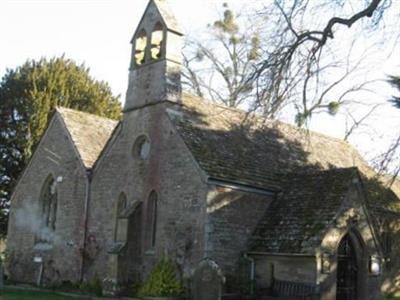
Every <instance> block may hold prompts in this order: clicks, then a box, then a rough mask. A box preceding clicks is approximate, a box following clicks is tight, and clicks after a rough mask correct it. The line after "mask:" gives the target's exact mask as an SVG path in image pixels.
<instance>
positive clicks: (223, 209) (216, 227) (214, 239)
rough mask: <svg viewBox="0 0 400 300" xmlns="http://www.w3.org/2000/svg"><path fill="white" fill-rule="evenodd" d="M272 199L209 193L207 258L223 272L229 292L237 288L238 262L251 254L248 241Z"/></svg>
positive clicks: (239, 193)
mask: <svg viewBox="0 0 400 300" xmlns="http://www.w3.org/2000/svg"><path fill="white" fill-rule="evenodd" d="M272 199H273V198H272V196H269V195H265V194H257V193H250V192H242V191H239V190H236V189H231V188H224V187H217V186H211V188H210V190H209V193H208V197H207V223H206V237H207V238H206V257H209V258H211V259H212V260H214V261H215V262H216V263H217V264H218V265H219V267H220V268H221V269H222V270H223V272H224V275H225V276H227V288H228V290H229V289H230V287H231V286H232V285H234V286H235V285H236V286H237V284H236V283H235V281H236V280H238V276H237V275H238V274H237V272H238V262H239V258H240V257H241V255H243V253H244V252H246V251H247V250H248V248H247V247H248V240H249V238H250V237H251V235H252V233H253V231H254V229H255V227H256V226H257V224H258V223H259V222H260V220H261V218H262V217H263V215H264V214H265V211H266V209H267V207H268V206H269V204H270V203H271V201H272ZM230 281H233V282H230ZM233 288H234V287H233Z"/></svg>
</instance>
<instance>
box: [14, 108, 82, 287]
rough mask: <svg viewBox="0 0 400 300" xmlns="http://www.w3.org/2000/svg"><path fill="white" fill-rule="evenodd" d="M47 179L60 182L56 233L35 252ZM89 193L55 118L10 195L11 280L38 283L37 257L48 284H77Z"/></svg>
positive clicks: (67, 140)
mask: <svg viewBox="0 0 400 300" xmlns="http://www.w3.org/2000/svg"><path fill="white" fill-rule="evenodd" d="M49 175H51V176H53V178H54V179H55V180H56V179H57V178H58V180H59V181H60V182H57V186H56V190H57V195H58V208H57V218H56V220H57V221H56V229H55V231H54V232H51V233H50V234H51V239H52V240H53V242H52V249H50V250H46V251H41V250H40V249H38V250H34V247H35V239H36V238H35V237H36V236H37V235H38V231H39V230H41V229H42V228H41V226H40V220H41V212H40V209H41V208H40V204H39V198H40V195H41V190H42V187H43V184H44V183H45V182H46V179H47V178H48V177H49ZM85 195H86V172H85V169H84V167H83V165H82V164H81V162H80V160H79V158H78V156H77V154H76V151H75V149H74V148H73V145H72V144H71V141H70V139H69V137H68V133H67V131H66V130H65V128H64V126H63V124H62V121H61V120H60V118H59V117H58V116H57V115H55V117H53V119H52V121H51V124H50V126H49V128H48V129H47V131H46V134H45V135H44V137H43V139H42V141H41V143H40V145H39V146H38V148H37V150H36V151H35V153H34V155H33V158H32V160H31V161H30V163H29V165H28V167H27V168H26V170H25V172H24V174H23V176H22V177H21V179H20V180H19V182H18V185H17V187H16V189H15V192H14V194H13V196H12V200H11V209H10V219H9V227H8V237H7V253H8V256H7V257H8V259H7V271H8V273H9V275H10V279H12V280H15V281H23V282H36V280H37V277H38V272H39V267H40V265H39V264H38V263H34V262H33V258H34V256H41V257H44V273H43V283H44V284H53V283H57V282H58V281H60V280H70V281H78V280H79V274H80V266H81V251H80V249H81V247H82V240H83V236H82V234H83V212H84V203H85ZM36 241H37V240H36ZM36 246H37V245H36ZM36 248H37V247H36Z"/></svg>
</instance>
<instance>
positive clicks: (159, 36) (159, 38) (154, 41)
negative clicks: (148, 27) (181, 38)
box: [150, 22, 164, 60]
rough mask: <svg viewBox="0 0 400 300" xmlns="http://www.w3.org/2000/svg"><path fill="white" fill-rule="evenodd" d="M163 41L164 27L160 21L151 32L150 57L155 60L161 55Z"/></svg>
mask: <svg viewBox="0 0 400 300" xmlns="http://www.w3.org/2000/svg"><path fill="white" fill-rule="evenodd" d="M163 41H164V28H163V26H162V24H161V23H160V22H158V23H157V24H156V25H155V26H154V29H153V31H152V33H151V49H150V52H151V59H152V60H157V59H160V58H161V56H162V50H163V49H162V48H163Z"/></svg>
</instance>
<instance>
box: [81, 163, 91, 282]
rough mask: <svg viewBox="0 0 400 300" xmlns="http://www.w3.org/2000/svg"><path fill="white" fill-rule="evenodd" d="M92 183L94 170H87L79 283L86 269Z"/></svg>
mask: <svg viewBox="0 0 400 300" xmlns="http://www.w3.org/2000/svg"><path fill="white" fill-rule="evenodd" d="M91 182H92V170H91V169H87V170H86V195H85V207H84V211H83V240H82V254H81V255H82V260H81V266H80V270H79V281H80V282H82V281H83V277H84V269H85V250H86V237H87V227H88V218H89V201H90V185H91Z"/></svg>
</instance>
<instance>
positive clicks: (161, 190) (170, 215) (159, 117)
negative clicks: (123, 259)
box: [86, 103, 207, 278]
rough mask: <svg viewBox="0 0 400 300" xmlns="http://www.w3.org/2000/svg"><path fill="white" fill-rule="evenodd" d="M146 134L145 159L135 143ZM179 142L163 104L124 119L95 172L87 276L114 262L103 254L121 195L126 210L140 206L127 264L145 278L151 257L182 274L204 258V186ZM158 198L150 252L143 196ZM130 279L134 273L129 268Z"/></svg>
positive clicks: (102, 273) (107, 269) (111, 236)
mask: <svg viewBox="0 0 400 300" xmlns="http://www.w3.org/2000/svg"><path fill="white" fill-rule="evenodd" d="M143 135H145V136H146V137H147V138H148V140H149V141H150V152H149V156H148V158H147V159H144V160H143V159H141V158H140V157H139V156H138V153H137V151H136V150H134V144H135V141H136V139H137V138H138V137H140V136H143ZM199 174H200V173H199V171H198V169H197V166H196V164H195V162H194V161H193V158H192V156H191V154H190V153H189V151H187V149H186V147H185V145H184V143H183V141H182V140H181V138H180V137H179V135H177V133H176V132H175V130H174V128H173V126H172V125H171V124H170V121H169V119H168V116H167V114H166V113H165V107H164V104H162V103H160V104H156V105H151V106H148V107H145V108H142V109H138V110H134V111H131V112H129V113H126V114H125V115H124V120H123V122H122V125H121V127H120V128H119V129H118V130H117V133H116V135H115V139H114V140H112V141H111V142H110V143H109V145H108V147H107V148H106V150H105V152H104V153H103V156H102V158H101V159H100V161H99V162H98V164H97V168H96V169H95V170H94V177H93V181H92V188H91V190H92V193H91V202H90V214H89V223H88V225H89V226H88V228H89V232H88V236H90V237H92V239H93V240H95V241H96V253H95V254H94V257H93V260H92V261H91V262H89V264H88V265H87V273H86V274H87V277H91V276H93V275H94V274H96V273H97V274H98V275H99V276H100V278H106V277H108V276H110V274H111V273H112V272H111V270H112V268H113V267H114V263H113V262H112V261H110V256H109V254H108V250H109V249H110V247H111V246H112V245H113V243H114V240H113V239H114V231H115V224H116V202H117V200H118V198H119V195H120V193H122V192H124V193H125V194H126V196H127V199H128V207H129V206H133V205H137V203H139V202H141V210H142V212H143V213H142V216H141V220H140V226H138V227H139V229H136V230H139V232H137V231H135V228H129V230H133V231H131V232H130V233H128V236H130V237H131V238H132V236H137V235H140V236H141V241H140V245H138V247H139V249H136V250H134V249H132V248H131V251H132V253H136V254H137V255H138V257H130V258H129V260H130V261H131V262H132V263H133V264H134V265H135V268H137V270H136V273H137V275H138V276H139V277H142V278H143V277H144V276H145V274H147V273H148V272H149V270H150V268H151V267H152V265H153V264H154V262H155V260H156V258H158V257H160V256H161V255H164V254H167V255H168V256H169V257H170V258H172V259H174V260H176V261H177V262H178V264H179V266H180V267H181V268H182V271H183V272H184V274H186V275H189V273H190V270H191V269H192V267H193V266H194V265H196V264H197V262H198V261H200V260H201V258H202V257H203V256H202V255H203V252H202V249H203V236H204V232H203V228H204V224H203V222H204V219H205V218H204V215H205V204H204V203H205V201H204V199H205V198H206V191H207V187H206V185H205V184H204V183H203V181H202V179H201V177H200V175H199ZM152 191H155V192H156V193H157V194H158V210H157V230H156V243H155V248H154V249H150V248H149V247H148V245H149V236H148V232H149V230H147V229H148V228H149V226H150V224H148V222H147V220H146V219H147V218H146V212H147V211H148V207H147V202H148V197H149V195H150V193H151V192H152ZM130 269H131V271H130V274H131V276H134V275H133V272H132V268H131V267H130Z"/></svg>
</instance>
